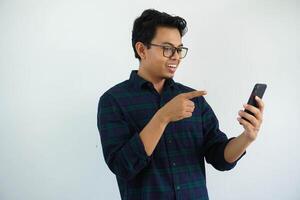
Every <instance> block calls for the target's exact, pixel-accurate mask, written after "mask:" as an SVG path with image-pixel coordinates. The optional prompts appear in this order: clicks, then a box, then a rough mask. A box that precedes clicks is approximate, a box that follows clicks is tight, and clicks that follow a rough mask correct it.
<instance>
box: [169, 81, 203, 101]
mask: <svg viewBox="0 0 300 200" xmlns="http://www.w3.org/2000/svg"><path fill="white" fill-rule="evenodd" d="M175 84H176V87H177V88H178V90H179V92H180V93H186V92H192V91H196V89H194V88H192V87H189V86H186V85H184V84H182V83H178V82H175ZM197 100H198V101H199V103H200V104H204V103H206V101H205V98H204V97H203V96H201V97H197Z"/></svg>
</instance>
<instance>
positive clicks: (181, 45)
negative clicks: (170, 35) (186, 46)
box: [163, 42, 183, 47]
mask: <svg viewBox="0 0 300 200" xmlns="http://www.w3.org/2000/svg"><path fill="white" fill-rule="evenodd" d="M163 44H168V45H171V46H173V47H175V45H174V44H172V43H170V42H163ZM178 47H183V44H182V43H181V44H180V45H178Z"/></svg>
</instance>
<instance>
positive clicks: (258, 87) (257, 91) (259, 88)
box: [243, 83, 267, 121]
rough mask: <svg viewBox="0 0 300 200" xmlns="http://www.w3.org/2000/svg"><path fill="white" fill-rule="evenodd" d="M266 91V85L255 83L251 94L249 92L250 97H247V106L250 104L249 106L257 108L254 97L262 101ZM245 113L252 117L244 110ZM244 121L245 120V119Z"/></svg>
mask: <svg viewBox="0 0 300 200" xmlns="http://www.w3.org/2000/svg"><path fill="white" fill-rule="evenodd" d="M266 89H267V85H266V84H264V83H256V84H255V86H254V88H253V90H252V92H251V95H250V97H249V100H248V103H247V104H250V105H252V106H255V107H257V108H258V105H257V102H256V100H255V96H258V97H259V98H261V99H262V97H263V96H264V93H265V91H266ZM245 112H247V113H249V114H251V115H253V113H252V112H250V111H249V110H245ZM243 119H245V118H243ZM245 120H247V119H245ZM247 121H248V120H247Z"/></svg>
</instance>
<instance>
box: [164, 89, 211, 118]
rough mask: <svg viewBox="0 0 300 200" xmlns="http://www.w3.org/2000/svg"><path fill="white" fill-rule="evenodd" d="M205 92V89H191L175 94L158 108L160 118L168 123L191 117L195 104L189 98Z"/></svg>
mask: <svg viewBox="0 0 300 200" xmlns="http://www.w3.org/2000/svg"><path fill="white" fill-rule="evenodd" d="M206 94H207V92H206V91H192V92H187V93H181V94H179V95H177V96H176V97H174V98H173V99H172V100H170V101H169V102H168V103H166V104H165V105H164V106H163V107H162V108H160V109H159V114H160V116H161V117H162V120H163V121H164V122H165V123H169V122H174V121H178V120H181V119H184V118H188V117H191V116H192V113H193V111H194V109H195V104H194V102H193V101H191V99H193V98H195V97H200V96H203V95H206Z"/></svg>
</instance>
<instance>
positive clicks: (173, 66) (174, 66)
mask: <svg viewBox="0 0 300 200" xmlns="http://www.w3.org/2000/svg"><path fill="white" fill-rule="evenodd" d="M168 67H172V68H176V67H177V66H176V65H168Z"/></svg>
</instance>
